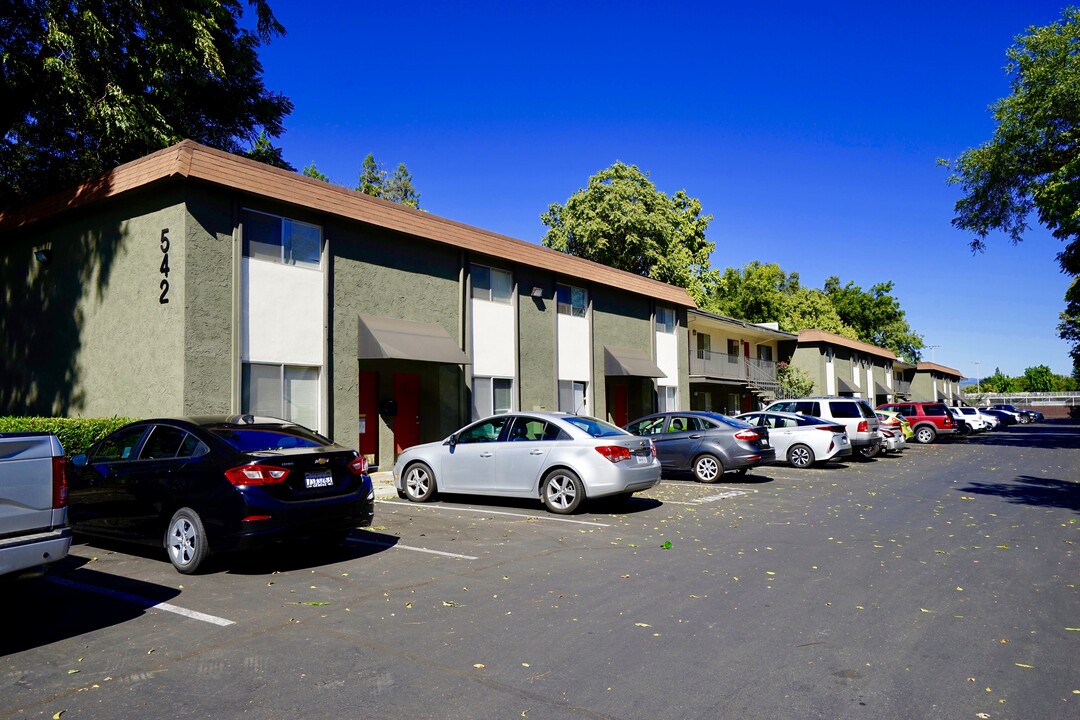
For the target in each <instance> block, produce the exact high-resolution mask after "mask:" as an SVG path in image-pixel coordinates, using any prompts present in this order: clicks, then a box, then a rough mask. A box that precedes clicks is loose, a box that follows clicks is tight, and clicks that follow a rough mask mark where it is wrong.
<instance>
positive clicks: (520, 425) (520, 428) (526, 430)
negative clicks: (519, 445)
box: [506, 417, 564, 442]
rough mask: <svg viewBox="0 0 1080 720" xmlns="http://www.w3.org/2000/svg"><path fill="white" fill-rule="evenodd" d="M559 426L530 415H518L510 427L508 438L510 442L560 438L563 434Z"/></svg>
mask: <svg viewBox="0 0 1080 720" xmlns="http://www.w3.org/2000/svg"><path fill="white" fill-rule="evenodd" d="M563 434H564V433H563V431H562V430H560V429H559V428H558V426H556V425H554V424H552V423H548V422H544V421H543V420H537V419H536V418H530V417H518V418H515V419H514V424H513V425H512V426H511V427H510V434H509V435H507V437H506V439H507V440H508V441H510V442H522V441H538V440H558V439H560V438H559V436H560V435H563Z"/></svg>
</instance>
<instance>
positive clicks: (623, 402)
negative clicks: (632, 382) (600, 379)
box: [611, 383, 630, 427]
mask: <svg viewBox="0 0 1080 720" xmlns="http://www.w3.org/2000/svg"><path fill="white" fill-rule="evenodd" d="M611 405H612V408H611V417H612V418H613V419H614V420H615V424H616V425H618V426H619V427H622V426H623V425H625V424H626V423H628V422H630V416H629V414H628V412H627V393H626V383H617V384H615V385H612V386H611Z"/></svg>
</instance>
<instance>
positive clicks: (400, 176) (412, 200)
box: [355, 153, 420, 210]
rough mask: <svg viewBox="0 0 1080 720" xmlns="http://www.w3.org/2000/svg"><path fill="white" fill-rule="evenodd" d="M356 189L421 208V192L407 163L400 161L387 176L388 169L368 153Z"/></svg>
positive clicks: (361, 167)
mask: <svg viewBox="0 0 1080 720" xmlns="http://www.w3.org/2000/svg"><path fill="white" fill-rule="evenodd" d="M355 189H356V190H359V191H360V192H362V193H364V194H365V195H370V196H372V197H377V198H382V199H383V200H389V201H390V202H396V203H398V204H399V205H404V206H406V207H411V208H413V209H416V210H419V209H420V193H418V192H417V191H416V187H415V186H414V185H413V178H412V173H410V172H409V169H408V168H407V167H405V163H398V166H397V169H396V170H394V173H393V174H392V175H390V176H389V177H387V174H386V171H385V170H383V169H382V168H381V167H379V163H377V162H375V156H374V155H373V154H371V153H368V154H367V157H365V158H364V162H363V163H362V164H361V166H360V181H359V183H358V184H357V186H356V188H355Z"/></svg>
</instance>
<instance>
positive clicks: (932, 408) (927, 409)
mask: <svg viewBox="0 0 1080 720" xmlns="http://www.w3.org/2000/svg"><path fill="white" fill-rule="evenodd" d="M923 413H924V414H926V415H934V416H940V415H945V414H946V413H945V406H944V405H923Z"/></svg>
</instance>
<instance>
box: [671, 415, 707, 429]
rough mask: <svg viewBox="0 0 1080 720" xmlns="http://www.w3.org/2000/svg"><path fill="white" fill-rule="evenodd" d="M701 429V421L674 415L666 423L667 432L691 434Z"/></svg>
mask: <svg viewBox="0 0 1080 720" xmlns="http://www.w3.org/2000/svg"><path fill="white" fill-rule="evenodd" d="M700 429H701V421H700V420H698V419H697V418H696V417H692V416H683V415H675V416H673V417H672V418H671V422H670V423H668V432H672V433H675V432H691V431H696V430H700Z"/></svg>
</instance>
